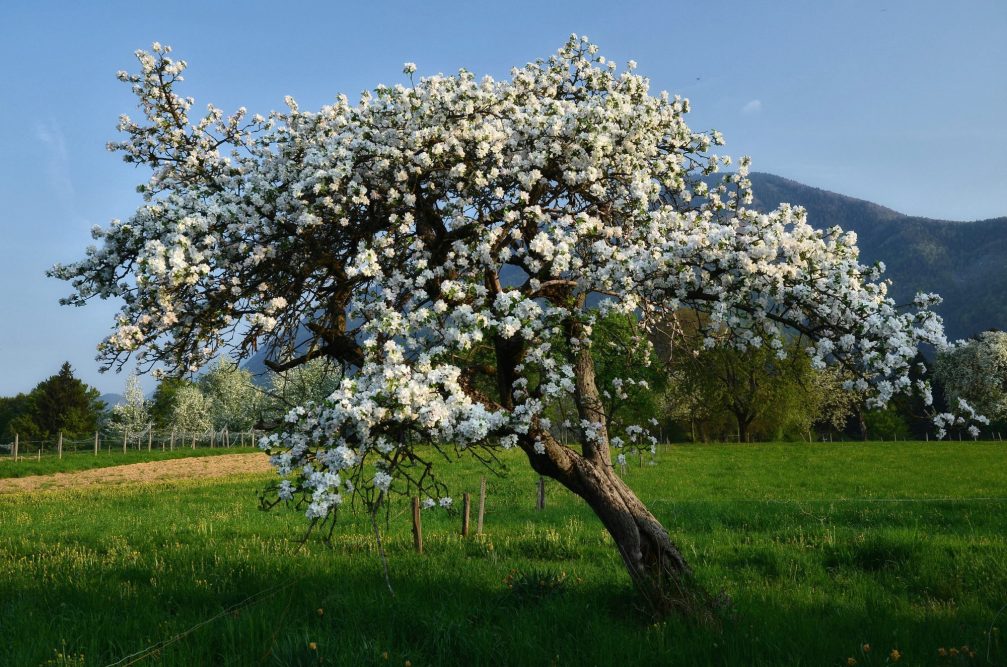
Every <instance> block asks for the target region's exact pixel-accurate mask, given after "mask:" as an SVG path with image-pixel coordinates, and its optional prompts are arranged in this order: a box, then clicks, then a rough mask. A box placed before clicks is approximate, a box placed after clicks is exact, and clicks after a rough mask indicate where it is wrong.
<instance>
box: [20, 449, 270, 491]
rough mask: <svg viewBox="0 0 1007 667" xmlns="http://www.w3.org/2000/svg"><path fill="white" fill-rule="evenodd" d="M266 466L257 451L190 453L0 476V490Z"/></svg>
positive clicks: (222, 473)
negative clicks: (37, 473) (105, 464)
mask: <svg viewBox="0 0 1007 667" xmlns="http://www.w3.org/2000/svg"><path fill="white" fill-rule="evenodd" d="M270 469H271V466H270V465H269V457H268V456H266V455H265V454H263V453H258V452H256V453H252V454H224V455H222V456H193V457H190V458H184V459H170V460H168V461H148V462H146V463H130V464H128V465H121V466H109V467H108V468H95V469H93V470H80V471H77V472H58V473H55V474H52V475H34V476H31V477H14V478H10V479H0V493H17V492H23V491H49V490H55V489H69V488H73V489H78V488H82V487H87V486H110V485H116V484H137V483H140V484H142V483H144V482H159V481H165V480H171V479H202V478H211V477H228V476H230V475H240V474H247V473H257V472H266V471H268V470H270Z"/></svg>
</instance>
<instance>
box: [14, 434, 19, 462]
mask: <svg viewBox="0 0 1007 667" xmlns="http://www.w3.org/2000/svg"><path fill="white" fill-rule="evenodd" d="M19 437H20V435H19V434H18V433H15V434H14V460H15V461H17V445H18V438H19Z"/></svg>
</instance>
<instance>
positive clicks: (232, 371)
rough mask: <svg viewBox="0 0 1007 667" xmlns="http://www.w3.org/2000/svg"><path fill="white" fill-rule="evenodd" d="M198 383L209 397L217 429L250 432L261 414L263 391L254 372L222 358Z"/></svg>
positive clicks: (210, 409) (208, 403)
mask: <svg viewBox="0 0 1007 667" xmlns="http://www.w3.org/2000/svg"><path fill="white" fill-rule="evenodd" d="M196 385H197V386H198V387H199V389H200V391H202V392H203V396H204V397H206V401H207V405H208V407H209V413H210V421H211V422H212V423H213V428H215V429H228V430H229V431H247V430H249V429H251V428H252V427H253V426H254V425H255V422H256V420H257V419H258V416H259V409H260V407H261V404H262V392H261V391H260V390H259V389H258V388H257V387H256V386H255V385H254V384H253V383H252V374H251V373H249V372H248V371H247V370H245V369H243V368H238V365H237V364H236V363H234V362H233V361H230V360H228V359H220V360H218V361H217V363H216V364H215V365H213V366H212V367H211V368H210V369H209V370H208V371H207V372H206V373H204V374H203V375H201V376H200V377H199V380H198V381H197V383H196Z"/></svg>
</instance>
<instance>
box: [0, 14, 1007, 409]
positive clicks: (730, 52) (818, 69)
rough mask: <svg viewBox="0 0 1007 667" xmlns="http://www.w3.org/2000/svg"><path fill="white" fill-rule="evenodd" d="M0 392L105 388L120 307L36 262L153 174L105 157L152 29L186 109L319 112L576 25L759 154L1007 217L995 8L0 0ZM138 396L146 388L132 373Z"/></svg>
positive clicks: (1004, 86)
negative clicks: (106, 359)
mask: <svg viewBox="0 0 1007 667" xmlns="http://www.w3.org/2000/svg"><path fill="white" fill-rule="evenodd" d="M0 26H3V28H2V35H3V39H2V40H0V59H2V63H3V66H2V68H0V150H2V152H3V158H4V159H3V160H2V161H0V202H2V207H0V227H2V231H3V235H2V239H3V240H2V242H0V285H2V287H0V309H2V312H3V313H4V315H5V317H4V318H3V323H2V324H0V395H10V394H13V393H16V392H19V391H28V390H30V389H31V388H32V386H34V384H35V383H37V382H38V381H39V380H41V379H43V378H44V377H46V376H48V375H51V374H53V373H55V372H56V371H57V370H58V369H59V366H60V364H61V363H62V362H63V361H64V360H69V361H70V362H71V363H72V364H73V365H74V367H75V368H76V369H77V371H78V374H79V375H80V376H81V377H82V378H84V379H85V380H86V381H88V382H90V383H92V384H94V385H95V386H97V387H98V388H99V389H101V390H102V391H103V392H109V391H115V392H120V391H121V389H122V386H123V384H124V382H125V378H124V376H122V375H115V374H111V373H110V374H106V375H99V374H98V372H97V365H96V364H95V362H94V361H93V358H94V347H95V344H96V343H97V342H98V341H99V340H100V339H101V338H102V336H103V335H105V333H106V332H107V331H108V329H109V327H110V325H111V323H112V318H113V315H114V313H115V310H116V307H115V305H114V304H109V303H96V304H92V305H89V306H87V307H86V308H83V309H78V308H67V307H61V306H59V305H58V304H57V300H58V298H59V297H60V296H62V295H64V294H66V293H67V289H66V286H65V285H63V284H61V283H59V282H58V281H54V280H50V279H47V278H45V277H44V275H43V274H44V271H45V270H46V268H47V267H48V266H50V265H51V264H52V263H54V262H57V261H62V262H67V261H72V260H74V259H76V258H78V257H79V256H80V255H81V254H82V251H83V249H84V247H85V246H86V245H87V243H88V242H89V240H90V239H89V233H88V230H89V229H90V227H91V226H92V225H95V224H100V225H103V224H105V223H107V221H108V220H110V219H112V218H115V217H126V216H128V215H129V214H130V213H131V211H132V210H133V209H134V208H135V207H136V205H137V203H138V198H137V196H136V195H135V194H134V189H135V186H136V185H137V184H138V183H140V182H143V181H144V180H145V179H146V176H147V175H146V173H144V172H142V171H137V170H136V169H134V168H133V167H130V166H128V165H125V164H123V163H122V162H121V161H120V160H119V158H118V156H116V155H114V154H111V153H108V152H106V151H105V149H104V146H105V143H106V142H107V141H108V140H110V139H113V138H115V124H116V119H117V118H118V116H119V114H121V113H130V114H132V113H133V112H134V102H133V99H132V97H131V95H130V93H129V90H128V87H127V86H125V85H124V84H121V83H119V82H118V81H116V79H115V76H114V74H115V72H116V70H119V69H127V70H135V69H136V68H135V60H134V58H133V55H132V53H133V51H134V50H135V49H137V48H149V45H150V43H151V42H153V41H154V40H158V41H160V42H162V43H165V44H171V45H172V46H173V47H174V48H175V55H176V56H178V57H180V58H184V59H186V60H188V61H189V65H190V68H189V70H188V72H187V76H186V79H187V81H186V83H187V87H186V88H185V89H184V90H185V91H186V92H185V94H188V95H192V96H194V97H195V98H196V99H197V102H201V103H206V102H210V101H212V102H214V103H215V104H217V105H218V106H221V107H223V108H224V109H225V110H229V109H233V108H235V107H238V106H242V105H244V106H246V107H248V108H249V110H250V111H252V112H267V111H269V110H271V109H274V108H278V107H281V106H282V104H283V97H284V96H285V95H293V96H294V97H295V98H296V99H297V100H298V102H299V103H300V104H301V106H302V108H317V107H318V106H320V105H322V104H324V103H326V102H328V101H330V100H332V99H333V98H334V97H335V95H336V94H337V93H339V92H346V93H348V94H350V95H351V96H353V95H355V94H356V93H358V92H359V91H361V90H363V89H365V88H372V87H373V86H374V85H376V84H378V83H394V82H396V81H399V80H401V78H402V75H401V66H402V63H403V62H406V61H412V62H415V63H417V65H418V66H419V74H421V75H422V74H432V73H436V72H446V73H447V72H453V71H455V70H457V69H458V68H459V67H465V68H467V69H470V70H472V71H474V72H476V73H477V74H480V75H482V74H490V75H492V76H494V77H498V78H499V77H505V76H506V74H507V72H508V70H509V69H510V67H511V66H513V65H520V64H523V63H525V62H528V61H529V60H534V59H535V58H538V57H545V56H548V55H549V54H550V53H552V52H553V51H554V50H555V49H556V48H558V47H559V46H560V45H561V44H562V42H563V41H564V39H565V38H566V36H567V35H569V34H570V33H571V32H576V33H578V34H587V35H589V36H590V37H591V38H592V40H593V41H595V42H596V43H598V44H599V45H600V46H601V48H602V52H603V53H604V54H605V55H607V56H608V57H610V58H614V59H616V60H618V61H620V62H625V61H626V60H629V59H631V58H632V59H635V60H636V61H638V63H639V71H640V72H641V73H642V74H645V75H647V76H649V77H650V78H651V80H652V83H653V88H654V90H655V92H657V91H659V90H668V91H670V92H672V93H677V94H681V95H683V96H685V97H688V98H690V100H691V101H692V105H693V113H692V114H691V120H690V125H691V126H692V127H693V128H696V129H710V128H715V129H718V130H721V131H722V132H723V133H724V134H725V136H726V138H727V141H728V146H727V150H728V152H729V153H730V154H732V155H741V154H749V155H751V156H752V157H753V168H754V169H755V170H758V171H768V172H772V173H775V174H779V175H782V176H786V177H789V178H793V179H795V180H798V181H801V182H804V183H807V184H809V185H814V186H817V187H822V188H825V189H828V190H833V191H836V192H841V193H843V194H848V195H851V196H855V197H861V198H864V199H869V200H872V201H875V202H878V203H880V204H884V205H886V206H889V207H892V208H894V209H897V210H899V211H902V212H905V213H910V214H916V215H924V216H928V217H938V218H945V219H955V220H970V219H979V218H989V217H995V216H1001V215H1007V198H1005V196H1004V195H1005V194H1007V166H1005V156H1007V123H1005V118H1007V115H1005V110H1007V40H1005V39H1004V34H1007V2H1003V1H1002V0H991V1H988V2H970V1H962V2H947V0H943V1H935V2H929V1H922V0H913V1H902V2H899V1H888V0H873V1H869V2H852V1H850V2H846V1H844V2H839V1H836V2H806V1H805V2H752V1H747V2H744V1H739V2H719V1H715V0H707V1H705V2H700V1H696V2H672V1H668V2H657V1H652V2H612V1H611V0H610V1H608V2H593V1H585V0H581V1H580V2H541V0H540V2H523V1H522V2H494V3H479V2H475V1H473V0H469V1H467V2H438V1H435V0H426V1H425V2H411V3H404V2H391V1H386V0H371V1H370V2H317V3H302V2H294V1H291V2H288V3H284V4H282V5H281V4H280V3H276V2H270V3H266V2H241V3H224V2H217V3H211V2H202V3H197V2H181V1H178V0H175V1H173V2H171V3H143V2H136V1H135V0H134V1H133V2H128V3H127V2H69V1H68V2H63V3H56V2H30V3H29V2H23V3H15V2H4V3H2V5H0ZM145 386H146V387H147V388H148V389H150V388H151V387H152V386H153V383H152V381H151V380H150V379H147V380H146V381H145Z"/></svg>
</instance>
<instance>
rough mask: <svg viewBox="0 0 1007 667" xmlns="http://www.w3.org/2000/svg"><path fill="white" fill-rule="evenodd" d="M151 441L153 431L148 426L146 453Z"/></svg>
mask: <svg viewBox="0 0 1007 667" xmlns="http://www.w3.org/2000/svg"><path fill="white" fill-rule="evenodd" d="M153 440H154V429H153V428H151V427H149V426H148V427H147V451H148V452H149V451H150V445H151V443H152V442H153Z"/></svg>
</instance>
